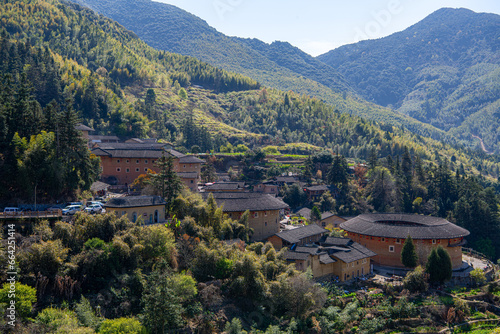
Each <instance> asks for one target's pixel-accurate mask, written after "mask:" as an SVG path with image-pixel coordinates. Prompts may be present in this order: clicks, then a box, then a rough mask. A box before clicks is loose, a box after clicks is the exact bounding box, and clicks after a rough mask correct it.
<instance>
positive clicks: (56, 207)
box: [47, 206, 63, 213]
mask: <svg viewBox="0 0 500 334" xmlns="http://www.w3.org/2000/svg"><path fill="white" fill-rule="evenodd" d="M62 209H63V208H62V207H60V206H51V207H50V208H47V211H49V212H53V213H57V212H59V210H62Z"/></svg>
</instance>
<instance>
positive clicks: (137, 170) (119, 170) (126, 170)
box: [116, 167, 148, 173]
mask: <svg viewBox="0 0 500 334" xmlns="http://www.w3.org/2000/svg"><path fill="white" fill-rule="evenodd" d="M116 171H117V172H121V171H122V169H121V168H120V167H116ZM135 171H136V172H140V168H136V169H135ZM144 171H145V172H147V171H148V168H144ZM125 173H130V168H126V169H125Z"/></svg>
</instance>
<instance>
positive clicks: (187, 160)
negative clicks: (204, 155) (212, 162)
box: [179, 155, 205, 164]
mask: <svg viewBox="0 0 500 334" xmlns="http://www.w3.org/2000/svg"><path fill="white" fill-rule="evenodd" d="M179 162H180V163H181V164H202V163H204V162H205V161H204V160H201V159H199V158H197V157H194V156H192V155H185V156H183V157H180V158H179Z"/></svg>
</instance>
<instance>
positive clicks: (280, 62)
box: [73, 0, 452, 142]
mask: <svg viewBox="0 0 500 334" xmlns="http://www.w3.org/2000/svg"><path fill="white" fill-rule="evenodd" d="M73 1H74V2H77V3H80V4H82V5H84V6H89V7H90V8H92V9H94V10H96V11H97V12H99V13H101V14H104V15H106V16H108V17H110V18H112V19H114V20H116V21H118V22H119V23H120V24H122V25H124V26H125V27H126V28H128V29H130V30H132V31H134V32H135V33H136V34H137V35H138V36H139V37H140V38H141V39H143V40H144V41H145V42H147V43H148V44H149V45H151V46H153V47H155V48H157V49H159V50H167V51H171V52H177V53H180V54H185V55H189V56H193V57H196V58H198V59H201V60H203V61H206V62H208V63H210V64H212V65H214V66H217V67H220V68H224V69H227V70H230V71H235V72H237V73H241V74H243V75H246V76H248V77H250V78H253V79H255V80H258V81H259V82H260V83H262V84H263V85H265V86H267V87H272V88H276V89H279V90H282V91H289V90H293V91H295V92H297V93H300V94H306V95H309V96H314V97H317V98H318V99H321V100H323V101H326V102H327V103H329V104H331V105H334V106H335V108H337V109H338V110H339V111H340V112H347V113H350V114H354V115H358V116H361V117H363V118H365V119H371V120H375V121H379V122H385V123H390V124H393V125H396V126H404V127H406V128H408V129H410V130H411V131H413V132H414V133H416V134H420V135H424V136H430V137H432V138H435V139H446V140H448V141H449V142H452V140H451V138H447V137H446V135H445V133H444V132H443V131H439V130H438V129H436V128H435V127H433V126H429V125H427V124H425V123H422V122H419V121H417V120H415V119H413V118H411V117H407V116H405V115H402V114H399V113H395V112H393V111H392V110H389V109H387V108H382V107H380V106H377V105H374V104H371V103H367V102H366V101H365V100H363V99H361V98H359V97H358V96H357V95H356V94H355V93H353V90H352V88H349V86H348V85H347V84H346V81H345V79H343V78H342V76H340V75H339V74H338V73H337V71H336V70H335V69H334V68H332V67H330V66H328V65H325V64H324V63H322V62H320V61H318V60H317V59H315V58H313V57H311V56H310V55H308V54H306V53H304V52H302V51H301V50H300V49H298V48H296V47H293V46H292V45H290V44H288V43H284V42H275V43H272V44H270V45H268V44H266V43H263V42H261V41H259V40H256V39H240V38H236V37H228V36H225V35H223V34H221V33H219V32H217V31H216V30H215V29H213V28H212V27H210V26H208V25H207V23H206V22H205V21H203V20H201V19H199V18H197V17H195V16H194V15H191V14H189V13H187V12H185V11H183V10H181V9H179V8H177V7H175V6H171V5H167V4H164V3H159V2H153V1H149V0H141V1H93V0H86V1H80V0H73Z"/></svg>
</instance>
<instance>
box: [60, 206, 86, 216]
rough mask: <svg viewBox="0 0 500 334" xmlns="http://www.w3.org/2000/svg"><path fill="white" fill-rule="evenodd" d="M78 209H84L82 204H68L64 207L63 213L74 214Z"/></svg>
mask: <svg viewBox="0 0 500 334" xmlns="http://www.w3.org/2000/svg"><path fill="white" fill-rule="evenodd" d="M78 211H82V206H81V205H68V206H67V207H65V208H64V209H62V214H63V215H74V214H75V213H77V212H78Z"/></svg>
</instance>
